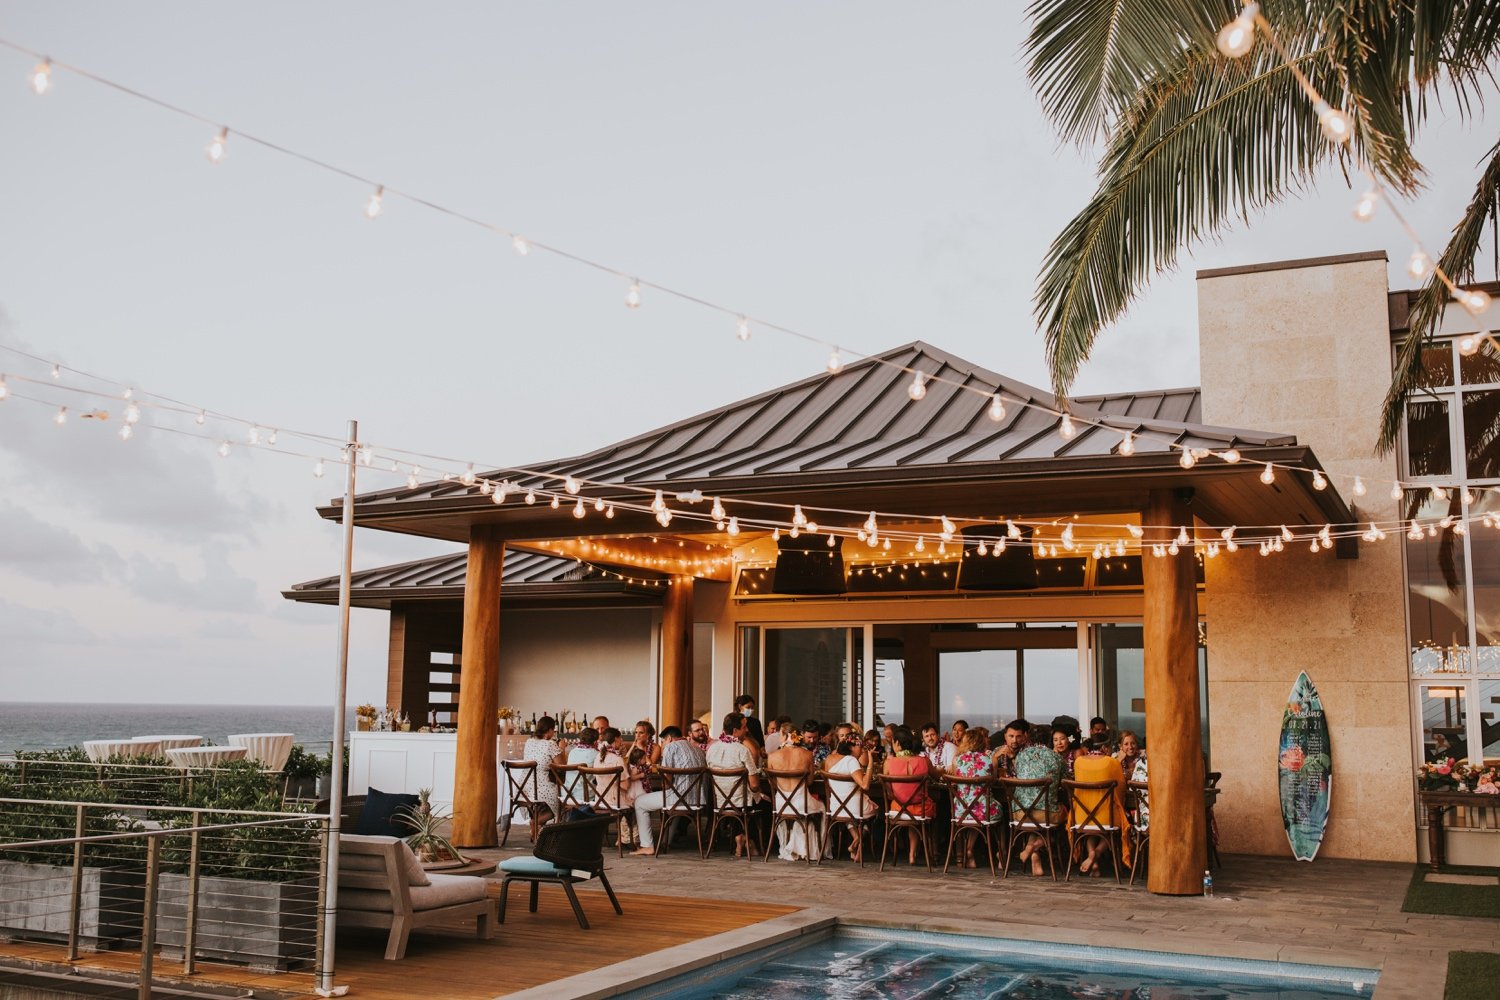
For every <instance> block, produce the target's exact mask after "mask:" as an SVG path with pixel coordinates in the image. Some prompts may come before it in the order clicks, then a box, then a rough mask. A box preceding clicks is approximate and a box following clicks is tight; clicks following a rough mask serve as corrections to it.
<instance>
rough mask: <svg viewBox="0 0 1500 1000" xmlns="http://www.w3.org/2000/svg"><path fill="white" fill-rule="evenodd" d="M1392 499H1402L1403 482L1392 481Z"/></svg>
mask: <svg viewBox="0 0 1500 1000" xmlns="http://www.w3.org/2000/svg"><path fill="white" fill-rule="evenodd" d="M1391 499H1392V500H1400V499H1401V484H1400V483H1392V484H1391Z"/></svg>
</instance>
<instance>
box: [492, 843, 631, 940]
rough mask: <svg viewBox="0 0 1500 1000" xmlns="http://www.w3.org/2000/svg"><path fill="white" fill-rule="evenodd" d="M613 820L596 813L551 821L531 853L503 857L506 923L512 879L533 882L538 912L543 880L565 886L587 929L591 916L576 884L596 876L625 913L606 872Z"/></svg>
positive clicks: (533, 904)
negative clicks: (606, 847)
mask: <svg viewBox="0 0 1500 1000" xmlns="http://www.w3.org/2000/svg"><path fill="white" fill-rule="evenodd" d="M613 822H614V817H612V816H595V817H593V818H592V819H581V820H575V821H573V822H572V823H552V824H549V825H548V826H545V827H543V828H542V831H541V833H539V834H538V835H537V838H536V847H535V848H534V849H533V850H532V852H531V857H529V858H527V857H520V858H506V859H505V860H504V861H502V862H501V863H500V870H501V871H502V872H504V873H505V881H504V882H503V883H501V885H500V923H502V924H503V923H505V902H506V899H507V898H508V897H509V895H510V884H511V883H512V882H529V883H531V906H530V909H531V912H532V913H535V912H536V897H537V889H538V888H539V887H540V886H541V884H542V883H543V882H547V883H550V884H556V885H560V886H562V887H563V892H565V893H567V894H568V902H569V903H571V904H572V905H573V916H575V917H577V918H578V926H579V927H582V928H583V929H584V930H588V929H589V921H588V917H586V916H584V915H583V907H582V906H581V905H579V902H578V895H577V894H576V893H575V892H574V891H573V886H574V885H576V884H578V883H579V882H587V881H589V880H590V879H596V878H597V879H598V880H599V884H600V885H602V886H603V887H604V892H605V894H606V895H607V896H609V902H610V905H611V906H613V907H614V908H615V912H616V913H618V914H620V915H621V916H623V915H624V914H625V911H624V910H622V909H620V901H619V899H617V898H615V890H614V889H613V888H612V887H611V886H610V884H609V878H608V877H607V876H606V875H605V874H604V835H605V834H606V833H608V832H609V825H610V824H611V823H613Z"/></svg>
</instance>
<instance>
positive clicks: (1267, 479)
mask: <svg viewBox="0 0 1500 1000" xmlns="http://www.w3.org/2000/svg"><path fill="white" fill-rule="evenodd" d="M1260 481H1261V482H1263V483H1265V484H1266V485H1267V486H1270V485H1271V484H1272V483H1274V482H1275V481H1276V470H1275V469H1273V468H1271V463H1270V462H1267V463H1266V467H1265V468H1264V469H1262V470H1261V473H1260Z"/></svg>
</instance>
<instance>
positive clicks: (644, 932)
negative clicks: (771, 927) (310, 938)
mask: <svg viewBox="0 0 1500 1000" xmlns="http://www.w3.org/2000/svg"><path fill="white" fill-rule="evenodd" d="M549 890H551V891H549ZM490 895H491V896H495V897H498V895H499V883H492V885H491V887H490ZM578 895H579V898H580V899H581V900H582V902H583V908H584V912H585V913H587V914H588V918H589V925H590V927H591V928H592V929H591V930H588V931H584V930H581V929H579V927H578V922H577V921H576V920H575V919H574V918H573V911H572V910H571V909H570V908H569V907H568V902H567V898H566V897H565V896H564V895H563V893H562V891H561V890H560V889H558V888H556V887H555V886H544V887H543V888H542V892H541V899H540V905H539V907H538V911H537V912H536V913H529V912H527V910H526V888H525V886H514V887H512V889H511V893H510V904H509V910H508V912H507V914H506V922H505V923H504V924H502V925H500V926H499V927H497V929H496V933H495V937H494V939H493V940H490V941H481V940H479V939H478V938H476V937H475V936H474V925H473V921H470V922H469V924H468V927H467V929H465V928H464V927H462V926H461V925H458V924H455V925H454V927H453V929H451V930H449V929H447V928H432V929H427V930H421V931H413V932H412V935H411V940H410V943H409V944H408V946H407V949H406V957H405V958H404V959H403V960H401V961H399V962H387V961H385V959H384V958H383V957H382V956H383V955H384V952H385V940H386V935H385V932H384V931H365V930H352V929H351V930H348V931H341V932H340V933H339V937H338V952H337V955H336V962H335V965H336V968H337V970H338V972H337V975H336V976H335V977H334V978H335V982H336V983H337V984H338V985H340V986H344V985H347V986H348V987H349V993H350V995H351V996H358V997H361V998H365V997H368V998H371V1000H386V998H389V1000H398V998H400V1000H405V998H408V997H411V996H424V997H430V998H432V1000H484V998H488V997H496V996H502V995H504V994H507V993H514V992H516V991H518V990H523V989H527V988H529V987H532V986H538V985H541V984H543V983H548V982H552V981H554V980H557V979H562V978H564V977H565V976H572V975H576V974H578V973H580V972H588V971H590V970H592V969H598V968H601V967H603V966H606V965H612V964H613V963H615V962H619V961H623V960H624V959H627V958H635V957H637V956H640V955H644V954H647V953H649V952H653V951H658V950H660V949H662V948H669V947H672V946H673V945H679V944H684V943H686V942H689V941H697V940H700V939H702V938H706V937H709V936H711V935H714V934H719V933H721V932H723V931H729V930H735V929H737V928H740V927H746V926H749V925H750V924H755V923H759V922H760V921H762V920H769V919H770V918H772V917H778V916H781V915H782V914H785V913H791V912H793V911H795V910H797V909H798V907H795V906H777V905H772V904H766V903H742V902H737V901H736V902H729V901H725V900H710V899H689V898H682V897H672V896H655V895H644V894H640V893H619V897H620V905H621V906H622V907H623V908H624V910H625V915H624V916H623V917H621V916H616V915H615V912H614V910H612V909H611V908H610V905H609V900H608V899H606V898H605V897H604V893H603V892H599V891H594V890H593V889H590V888H582V887H581V888H580V891H579V893H578ZM62 955H63V949H62V947H61V946H58V945H49V944H37V943H31V942H0V959H7V960H12V961H20V962H24V963H27V964H33V963H34V964H36V965H37V966H38V967H42V968H53V969H55V968H57V966H59V965H61V966H62V967H63V968H66V967H67V965H66V963H64V962H63V961H62ZM74 966H75V967H85V968H88V969H92V970H99V971H101V972H114V973H119V974H123V975H129V976H131V977H132V981H133V977H134V974H135V972H136V971H137V970H138V969H139V967H140V955H139V953H136V952H120V953H114V952H100V953H97V954H88V955H84V956H82V957H81V958H80V959H79V961H78V962H77V963H74ZM198 970H199V971H198V973H197V974H196V975H194V976H191V977H182V976H181V966H180V965H179V964H178V963H176V962H167V961H162V960H161V959H158V960H157V962H156V980H157V982H158V983H159V984H162V985H166V984H168V983H172V982H173V981H174V980H175V981H177V982H183V983H190V984H196V985H199V986H202V987H210V988H211V987H214V986H219V987H223V986H232V987H239V988H242V989H246V990H254V991H255V994H256V995H257V996H260V997H266V996H269V995H271V994H280V995H281V996H284V997H304V996H316V994H315V993H314V992H313V986H314V982H313V976H312V974H311V973H307V972H298V973H285V974H281V975H268V974H262V973H255V972H251V971H248V970H245V969H241V968H237V967H234V966H223V965H211V964H208V963H206V962H199V963H198ZM7 978H8V977H7V975H6V973H5V970H3V969H0V983H4V982H5V981H6V979H7ZM131 995H133V992H132V994H131Z"/></svg>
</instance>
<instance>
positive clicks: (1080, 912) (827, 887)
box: [471, 830, 1500, 1000]
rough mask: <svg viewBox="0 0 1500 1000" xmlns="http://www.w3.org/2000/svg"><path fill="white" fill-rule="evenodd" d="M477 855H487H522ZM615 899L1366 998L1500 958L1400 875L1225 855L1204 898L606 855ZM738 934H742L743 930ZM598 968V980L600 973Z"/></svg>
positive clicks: (1360, 865)
mask: <svg viewBox="0 0 1500 1000" xmlns="http://www.w3.org/2000/svg"><path fill="white" fill-rule="evenodd" d="M520 833H521V836H520V840H521V845H522V846H521V847H519V848H518V847H517V843H516V837H515V836H514V835H513V836H512V838H511V849H509V850H505V851H498V850H496V851H477V852H471V853H476V854H479V855H482V856H485V857H487V858H496V859H498V858H502V857H509V856H512V855H515V854H518V853H525V851H526V850H527V848H526V847H525V833H524V830H523V831H520ZM607 863H608V868H609V877H610V881H611V883H612V884H613V885H614V886H615V887H616V888H617V889H618V890H621V891H629V892H645V893H657V894H664V895H677V896H688V897H696V898H700V899H702V898H710V899H722V900H725V901H728V902H731V903H732V902H733V901H736V900H743V901H751V902H765V903H780V904H785V905H794V906H804V907H808V908H810V909H811V910H814V911H818V912H821V913H824V914H834V913H836V914H837V915H839V916H840V917H842V918H844V919H849V920H854V921H858V922H861V923H876V924H894V925H898V926H914V925H919V926H921V927H923V928H925V929H929V930H944V929H947V930H953V931H955V932H962V933H981V934H987V935H992V936H998V937H1013V938H1020V939H1031V940H1045V941H1053V942H1065V943H1078V944H1090V945H1096V946H1106V947H1121V948H1139V949H1144V950H1148V951H1170V952H1183V953H1190V954H1202V955H1213V956H1225V957H1237V958H1256V959H1280V960H1282V961H1288V962H1307V963H1313V964H1326V965H1342V966H1354V967H1362V968H1377V969H1379V970H1380V971H1381V975H1380V980H1379V985H1378V987H1377V989H1376V991H1375V994H1374V995H1375V998H1376V1000H1396V998H1408V997H1410V998H1417V997H1423V998H1433V997H1440V996H1441V995H1442V990H1443V982H1444V977H1445V975H1446V971H1447V956H1448V952H1449V951H1450V950H1465V951H1493V952H1500V920H1493V919H1484V918H1457V917H1441V916H1430V915H1425V914H1407V913H1402V912H1401V901H1402V898H1403V897H1404V895H1405V893H1406V887H1407V884H1408V882H1409V881H1410V878H1411V872H1412V868H1411V866H1410V865H1405V864H1386V863H1378V862H1364V861H1342V860H1336V859H1320V860H1318V861H1316V862H1313V863H1311V864H1306V863H1299V862H1295V861H1291V860H1283V859H1276V858H1264V857H1251V856H1238V855H1229V856H1226V857H1225V858H1224V865H1223V867H1222V868H1221V869H1220V870H1219V871H1216V872H1215V873H1214V884H1215V893H1216V895H1215V896H1214V898H1212V899H1204V898H1201V897H1197V896H1192V897H1182V898H1176V897H1165V896H1154V895H1152V894H1151V893H1149V892H1147V891H1145V889H1144V888H1142V887H1141V886H1140V885H1139V884H1138V885H1137V886H1136V887H1135V888H1133V889H1132V888H1128V887H1126V886H1124V885H1121V886H1118V887H1117V886H1116V885H1115V883H1114V879H1113V878H1110V877H1108V876H1107V875H1106V877H1105V878H1103V879H1087V878H1085V879H1080V878H1079V877H1077V876H1076V875H1075V877H1074V879H1073V881H1072V882H1071V883H1063V882H1057V883H1053V882H1052V880H1051V879H1050V878H1042V879H1033V878H1032V877H1031V876H1030V875H1017V874H1015V873H1014V871H1013V872H1012V874H1011V876H1010V878H1008V879H1005V880H1000V879H995V878H992V877H991V876H990V874H989V871H988V869H987V868H984V869H981V870H978V871H961V870H953V871H951V872H950V873H949V874H948V875H946V876H944V875H942V874H941V871H940V870H935V871H934V872H933V874H931V875H929V874H927V872H926V871H925V869H923V868H922V867H921V866H920V864H919V865H918V867H917V868H916V869H910V868H908V867H906V865H905V864H903V865H901V866H900V867H899V868H896V869H892V868H890V867H889V866H888V867H887V869H886V871H885V872H884V873H880V872H877V871H876V870H875V866H874V865H873V864H868V865H866V867H865V868H864V870H860V869H859V868H858V867H856V866H855V865H853V864H852V863H850V862H848V861H839V862H836V863H825V864H824V865H823V866H822V867H813V868H809V867H808V866H807V865H805V864H802V863H787V862H783V861H781V860H779V859H776V858H774V857H773V859H772V860H771V862H770V863H769V864H766V863H763V862H762V861H761V860H760V859H755V860H753V861H745V860H743V859H742V860H734V859H731V858H729V857H728V854H727V852H723V851H721V852H720V853H718V854H716V855H715V856H714V857H713V858H711V859H709V860H706V861H700V860H698V859H697V858H696V857H695V856H694V852H693V849H692V848H689V849H687V850H686V851H685V852H681V853H678V852H672V853H669V854H668V855H667V856H666V857H664V858H634V857H629V856H627V857H625V858H624V859H620V860H617V859H615V858H614V857H613V856H612V855H609V856H607ZM747 930H748V929H747ZM601 971H602V970H601Z"/></svg>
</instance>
